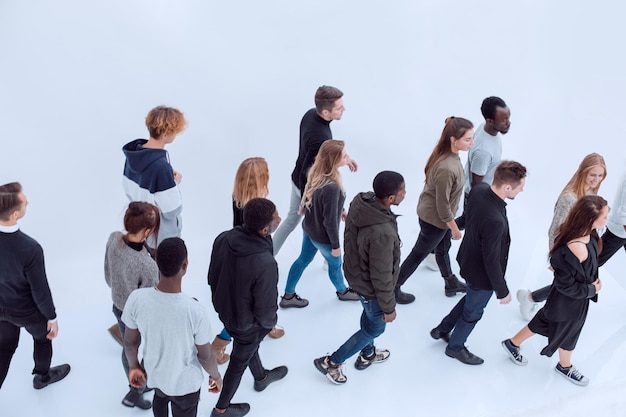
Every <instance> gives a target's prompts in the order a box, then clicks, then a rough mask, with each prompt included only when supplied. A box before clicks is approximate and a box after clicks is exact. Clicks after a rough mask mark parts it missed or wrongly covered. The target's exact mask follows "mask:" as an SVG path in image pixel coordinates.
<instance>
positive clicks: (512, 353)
mask: <svg viewBox="0 0 626 417" xmlns="http://www.w3.org/2000/svg"><path fill="white" fill-rule="evenodd" d="M502 347H503V348H504V350H506V353H508V354H509V358H511V360H512V361H513V363H514V364H515V365H521V366H526V365H528V360H527V359H526V358H525V357H523V356H522V355H521V354H520V353H519V352H520V347H519V346H515V345H514V344H513V342H511V339H506V340H503V341H502Z"/></svg>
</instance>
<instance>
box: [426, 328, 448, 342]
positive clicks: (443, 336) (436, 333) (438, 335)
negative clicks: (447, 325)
mask: <svg viewBox="0 0 626 417" xmlns="http://www.w3.org/2000/svg"><path fill="white" fill-rule="evenodd" d="M430 337H432V338H433V339H435V340H439V339H441V340H443V341H444V342H446V343H449V342H450V333H444V332H442V331H441V330H439V329H437V328H436V327H435V328H434V329H432V330H431V331H430Z"/></svg>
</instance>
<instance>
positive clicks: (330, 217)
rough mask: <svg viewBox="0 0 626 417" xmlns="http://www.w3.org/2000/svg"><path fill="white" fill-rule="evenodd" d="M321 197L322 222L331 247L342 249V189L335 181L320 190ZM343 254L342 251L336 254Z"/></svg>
mask: <svg viewBox="0 0 626 417" xmlns="http://www.w3.org/2000/svg"><path fill="white" fill-rule="evenodd" d="M319 196H320V198H321V199H322V204H321V205H322V213H321V214H322V222H323V224H324V229H325V230H326V234H327V235H328V240H329V241H330V247H331V248H332V249H333V250H334V249H340V248H341V244H340V242H339V216H337V214H338V213H339V199H340V196H341V190H340V189H339V187H338V186H337V184H335V183H331V184H328V185H326V186H325V187H323V188H322V189H321V190H320V193H319ZM339 255H341V252H340V251H339V253H338V254H337V255H334V256H339Z"/></svg>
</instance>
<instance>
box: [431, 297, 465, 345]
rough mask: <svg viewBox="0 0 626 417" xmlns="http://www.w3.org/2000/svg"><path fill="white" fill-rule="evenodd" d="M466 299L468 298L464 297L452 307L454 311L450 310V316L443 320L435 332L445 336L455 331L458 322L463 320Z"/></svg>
mask: <svg viewBox="0 0 626 417" xmlns="http://www.w3.org/2000/svg"><path fill="white" fill-rule="evenodd" d="M466 297H467V296H463V298H461V299H460V300H459V302H458V303H456V305H455V306H454V307H452V310H450V312H449V313H448V315H447V316H445V317H444V318H443V319H442V320H441V323H439V325H438V326H437V327H435V329H433V330H437V331H438V332H439V333H441V334H443V335H447V334H449V333H450V332H451V331H452V329H454V325H455V324H456V322H457V321H458V320H459V319H460V318H461V314H463V309H464V308H465V298H466Z"/></svg>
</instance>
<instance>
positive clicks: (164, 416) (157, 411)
mask: <svg viewBox="0 0 626 417" xmlns="http://www.w3.org/2000/svg"><path fill="white" fill-rule="evenodd" d="M198 401H200V390H198V391H196V392H192V393H191V394H187V395H179V396H170V395H167V394H165V393H164V392H163V391H161V390H160V389H158V388H155V390H154V399H153V400H152V413H153V414H154V417H168V415H169V414H168V410H167V406H168V405H169V404H172V416H173V417H196V415H197V414H198Z"/></svg>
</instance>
